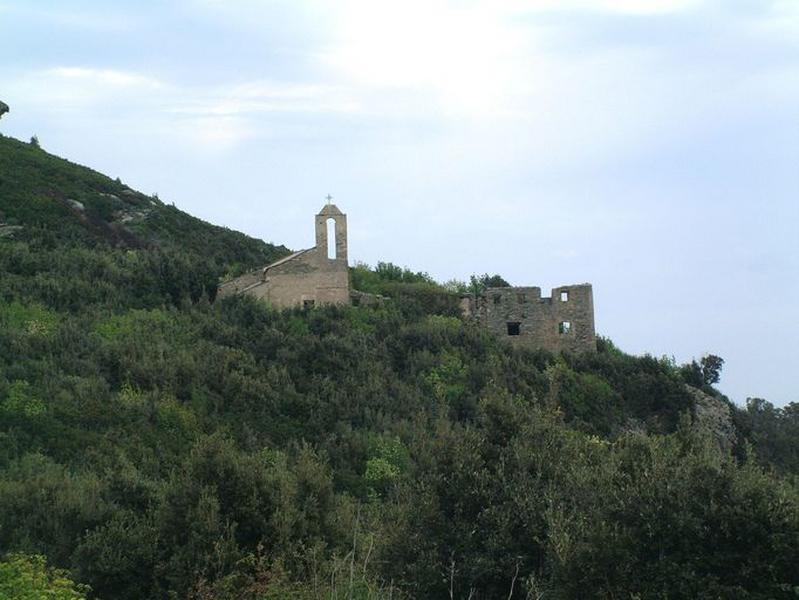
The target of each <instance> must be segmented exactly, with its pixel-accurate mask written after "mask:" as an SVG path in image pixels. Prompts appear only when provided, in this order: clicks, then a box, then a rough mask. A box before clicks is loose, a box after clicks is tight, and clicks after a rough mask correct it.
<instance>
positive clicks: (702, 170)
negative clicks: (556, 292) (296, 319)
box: [0, 0, 799, 405]
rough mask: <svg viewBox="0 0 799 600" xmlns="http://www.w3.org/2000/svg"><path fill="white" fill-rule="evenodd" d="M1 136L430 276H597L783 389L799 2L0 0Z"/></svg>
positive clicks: (637, 319)
mask: <svg viewBox="0 0 799 600" xmlns="http://www.w3.org/2000/svg"><path fill="white" fill-rule="evenodd" d="M0 100H2V101H4V102H6V103H7V104H9V105H10V107H11V112H10V113H9V114H8V115H6V116H5V117H4V118H3V120H2V121H0V132H2V133H3V134H5V135H11V136H14V137H17V138H20V139H25V140H27V139H29V138H30V136H32V135H37V136H38V138H39V140H40V142H41V144H42V146H43V147H44V148H45V149H46V150H48V151H50V152H52V153H55V154H58V155H60V156H63V157H65V158H68V159H70V160H72V161H74V162H77V163H80V164H84V165H87V166H90V167H92V168H94V169H96V170H98V171H101V172H103V173H106V174H107V175H110V176H111V177H117V176H118V177H120V178H121V179H122V180H123V181H124V182H125V183H127V184H128V185H130V186H131V187H133V188H135V189H138V190H141V191H143V192H146V193H157V194H158V196H159V197H160V198H161V199H162V200H163V201H165V202H169V203H175V204H176V205H177V206H178V207H179V208H181V209H183V210H186V211H188V212H190V213H192V214H194V215H197V216H199V217H201V218H203V219H205V220H208V221H210V222H213V223H216V224H220V225H225V226H227V227H230V228H233V229H236V230H240V231H243V232H245V233H247V234H249V235H252V236H255V237H258V238H261V239H264V240H267V241H271V242H275V243H279V244H285V245H286V246H288V247H290V248H292V249H301V248H307V247H309V246H311V245H313V243H314V242H313V215H314V214H315V213H316V212H317V211H318V210H319V209H320V208H321V207H322V205H323V204H324V202H325V200H324V197H325V196H326V195H327V194H328V193H330V194H332V195H333V196H334V202H335V203H336V204H337V205H338V206H339V207H340V208H341V209H342V210H343V211H344V212H345V213H347V215H348V221H349V256H350V260H351V261H361V262H366V263H369V264H375V263H376V262H377V261H380V260H382V261H391V262H394V263H397V264H400V265H403V266H407V267H409V268H411V269H413V270H415V271H426V272H428V273H429V274H431V275H432V276H433V277H435V278H436V279H437V280H440V281H447V280H450V279H461V280H463V279H468V278H469V276H470V275H471V274H472V273H478V274H479V273H486V272H487V273H491V274H493V273H499V274H501V275H502V276H504V277H505V278H506V279H507V280H508V281H510V282H511V283H512V284H514V285H532V286H540V287H541V288H542V289H544V290H549V289H551V288H553V287H555V286H558V285H566V284H572V283H582V282H591V283H592V284H593V288H594V303H595V311H596V315H595V316H596V327H597V332H598V333H599V334H601V335H604V336H607V337H609V338H610V339H612V340H613V342H614V343H615V344H616V345H617V346H619V347H620V348H621V349H623V350H625V351H627V352H630V353H634V354H643V353H650V354H653V355H655V356H668V357H673V358H674V359H675V360H677V361H678V362H686V361H690V360H692V359H699V358H700V357H701V356H703V355H704V354H707V353H712V354H717V355H719V356H722V357H723V358H724V359H725V361H726V363H725V366H724V370H723V373H722V378H721V383H720V386H719V387H720V389H721V390H722V391H723V392H724V393H726V394H727V395H728V396H729V397H730V398H731V399H732V400H733V401H735V402H737V403H739V404H743V403H745V401H746V398H747V397H761V398H766V399H767V400H769V401H771V402H773V403H774V404H776V405H784V404H786V403H788V402H794V401H799V388H797V385H796V381H797V374H796V373H794V372H793V371H791V369H792V368H795V367H797V366H798V365H799V358H798V356H799V0H461V1H459V2H453V1H446V0H403V1H402V2H398V1H394V2H387V1H384V0H335V1H330V0H328V1H326V2H323V1H320V0H275V1H267V0H174V1H172V2H164V1H152V0H149V1H148V0H136V1H128V0H118V1H115V2H113V3H111V2H100V1H96V0H95V1H89V0H74V1H64V0H61V1H53V0H36V1H35V2H31V1H30V0H14V1H11V0H0Z"/></svg>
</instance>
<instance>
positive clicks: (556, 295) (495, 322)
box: [461, 283, 596, 352]
mask: <svg viewBox="0 0 799 600" xmlns="http://www.w3.org/2000/svg"><path fill="white" fill-rule="evenodd" d="M461 309H462V310H463V313H464V316H467V317H471V318H473V319H475V320H476V321H477V322H479V323H481V324H483V325H484V326H485V327H486V328H487V329H489V330H490V331H492V332H493V333H494V334H496V335H497V336H498V337H502V338H504V339H507V340H508V341H509V342H511V343H513V344H520V345H525V346H529V347H532V348H543V349H546V350H550V351H552V352H560V351H561V350H566V351H569V352H584V351H595V350H596V333H595V331H594V296H593V291H592V288H591V284H588V283H584V284H579V285H564V286H560V287H557V288H554V289H553V290H552V295H551V296H549V297H542V296H541V288H539V287H506V288H489V289H487V290H485V292H483V293H482V294H478V295H468V296H463V297H462V298H461Z"/></svg>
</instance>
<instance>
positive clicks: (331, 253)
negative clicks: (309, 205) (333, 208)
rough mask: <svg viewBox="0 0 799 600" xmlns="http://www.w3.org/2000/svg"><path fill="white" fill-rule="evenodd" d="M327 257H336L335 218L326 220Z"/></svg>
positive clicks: (333, 258) (332, 258)
mask: <svg viewBox="0 0 799 600" xmlns="http://www.w3.org/2000/svg"><path fill="white" fill-rule="evenodd" d="M327 257H328V258H329V259H331V260H335V259H336V220H335V219H328V220H327Z"/></svg>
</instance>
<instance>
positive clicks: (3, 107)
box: [0, 101, 11, 119]
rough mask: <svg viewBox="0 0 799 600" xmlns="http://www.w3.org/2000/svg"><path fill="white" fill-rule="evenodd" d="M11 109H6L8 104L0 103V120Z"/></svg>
mask: <svg viewBox="0 0 799 600" xmlns="http://www.w3.org/2000/svg"><path fill="white" fill-rule="evenodd" d="M10 110H11V109H10V108H9V107H8V104H6V103H5V102H2V101H0V119H2V118H3V115H4V114H6V113H7V112H8V111H10Z"/></svg>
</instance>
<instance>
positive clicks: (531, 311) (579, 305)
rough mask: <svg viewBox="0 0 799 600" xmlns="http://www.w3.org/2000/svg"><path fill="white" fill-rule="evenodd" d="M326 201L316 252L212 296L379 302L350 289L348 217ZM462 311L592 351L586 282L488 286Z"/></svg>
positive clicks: (551, 343)
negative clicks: (545, 289)
mask: <svg viewBox="0 0 799 600" xmlns="http://www.w3.org/2000/svg"><path fill="white" fill-rule="evenodd" d="M329 201H330V197H329V196H328V203H327V204H326V205H325V206H324V207H323V208H322V210H321V211H319V214H318V215H316V218H315V220H316V246H314V247H313V248H308V249H307V250H300V251H299V252H295V253H294V254H291V255H289V256H286V257H285V258H281V259H280V260H278V261H275V262H273V263H272V264H270V265H266V266H265V267H261V268H260V269H257V270H255V271H251V272H249V273H245V274H244V275H241V276H240V277H236V278H235V279H231V280H230V281H227V282H225V283H223V284H222V285H220V286H219V290H218V293H217V297H224V296H227V295H232V294H250V295H252V296H255V297H256V298H260V299H262V300H265V301H266V302H268V303H269V304H271V305H272V306H275V307H277V308H288V307H293V306H302V307H305V308H310V307H313V306H318V305H321V304H350V303H352V304H356V305H358V304H360V305H365V304H369V303H375V302H377V301H380V300H379V298H377V297H374V296H371V295H370V294H362V293H360V292H357V291H355V290H350V285H349V266H348V264H347V215H345V214H344V213H342V212H341V211H340V210H339V209H338V207H336V205H335V204H331V203H330V202H329ZM461 309H462V311H463V314H464V316H465V317H466V318H472V319H475V320H476V321H477V322H478V323H480V324H482V325H483V326H484V327H485V328H487V329H488V330H489V331H491V332H493V333H494V334H495V335H497V336H499V337H502V338H504V339H507V340H508V341H509V342H511V343H513V344H522V345H526V346H529V347H532V348H544V349H546V350H550V351H552V352H559V351H561V350H567V351H570V352H582V351H592V350H596V335H595V333H594V298H593V292H592V291H591V285H590V284H587V283H585V284H580V285H568V286H561V287H558V288H555V289H554V290H552V295H551V296H550V297H548V298H547V297H542V296H541V288H537V287H504V288H489V289H487V290H486V291H485V292H483V293H481V294H476V295H475V294H470V295H467V296H463V297H462V298H461Z"/></svg>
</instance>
